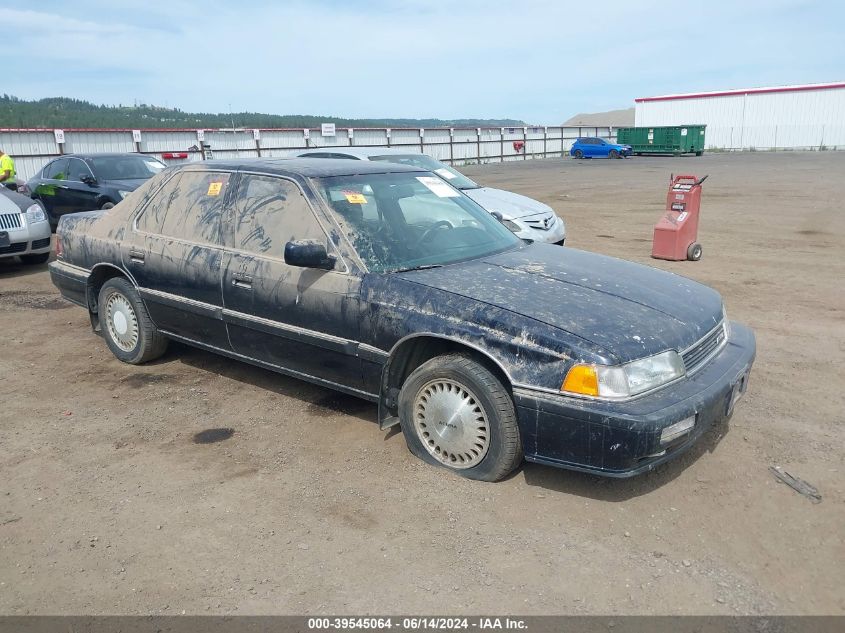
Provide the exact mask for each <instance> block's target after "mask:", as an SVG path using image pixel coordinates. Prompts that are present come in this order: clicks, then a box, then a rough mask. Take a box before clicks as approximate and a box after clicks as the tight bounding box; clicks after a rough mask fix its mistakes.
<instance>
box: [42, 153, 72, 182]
mask: <svg viewBox="0 0 845 633" xmlns="http://www.w3.org/2000/svg"><path fill="white" fill-rule="evenodd" d="M41 175H42V176H43V177H44V178H49V179H50V180H67V158H60V159H59V160H54V161H53V162H52V163H49V164H48V165H47V166H46V167H45V168H44V171H43V172H41Z"/></svg>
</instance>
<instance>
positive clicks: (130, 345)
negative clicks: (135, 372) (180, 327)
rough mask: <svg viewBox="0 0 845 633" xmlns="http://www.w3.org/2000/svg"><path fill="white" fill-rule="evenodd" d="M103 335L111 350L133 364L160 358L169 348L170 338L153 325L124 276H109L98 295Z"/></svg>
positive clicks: (139, 299)
mask: <svg viewBox="0 0 845 633" xmlns="http://www.w3.org/2000/svg"><path fill="white" fill-rule="evenodd" d="M98 305H99V307H98V309H99V318H100V328H101V329H102V332H103V338H105V339H106V344H107V345H108V346H109V349H110V350H111V351H112V353H113V354H114V355H115V356H116V357H117V358H118V360H122V361H123V362H124V363H129V364H130V365H140V364H141V363H145V362H147V361H150V360H153V359H155V358H158V357H159V356H161V355H162V354H164V352H165V350H166V349H167V338H166V337H165V336H164V335H162V334H160V333H159V331H158V330H157V329H156V327H155V325H153V322H152V320H151V319H150V315H149V313H148V312H147V309H146V307H145V306H144V304H143V303H142V302H141V297H140V296H139V295H138V291H137V290H135V287H134V286H133V285H132V284H131V283H129V282H128V281H127V280H126V279H123V278H122V277H115V278H113V279H109V280H108V281H107V282H106V283H104V284H103V287H102V289H101V290H100V296H99V304H98Z"/></svg>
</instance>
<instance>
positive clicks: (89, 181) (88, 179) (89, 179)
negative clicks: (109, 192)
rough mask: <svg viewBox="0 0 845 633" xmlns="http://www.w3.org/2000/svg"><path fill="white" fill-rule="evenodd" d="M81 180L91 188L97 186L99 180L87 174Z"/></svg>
mask: <svg viewBox="0 0 845 633" xmlns="http://www.w3.org/2000/svg"><path fill="white" fill-rule="evenodd" d="M81 180H82V182H84V183H85V184H86V185H88V186H89V187H93V186H94V185H96V184H97V179H96V178H94V176H91V175H90V174H85V175H84V176H82V177H81Z"/></svg>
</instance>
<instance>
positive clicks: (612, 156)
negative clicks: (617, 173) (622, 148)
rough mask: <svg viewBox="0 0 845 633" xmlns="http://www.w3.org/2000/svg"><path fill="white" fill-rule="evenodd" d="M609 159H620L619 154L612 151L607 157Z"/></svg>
mask: <svg viewBox="0 0 845 633" xmlns="http://www.w3.org/2000/svg"><path fill="white" fill-rule="evenodd" d="M607 157H608V158H619V152H617V151H616V150H615V149H612V150H610V153H609V154H608V155H607Z"/></svg>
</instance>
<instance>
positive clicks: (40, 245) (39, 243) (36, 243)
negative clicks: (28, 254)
mask: <svg viewBox="0 0 845 633" xmlns="http://www.w3.org/2000/svg"><path fill="white" fill-rule="evenodd" d="M46 246H50V238H49V237H45V238H44V239H42V240H35V241H34V242H33V243H32V248H33V250H34V249H36V248H44V247H46Z"/></svg>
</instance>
